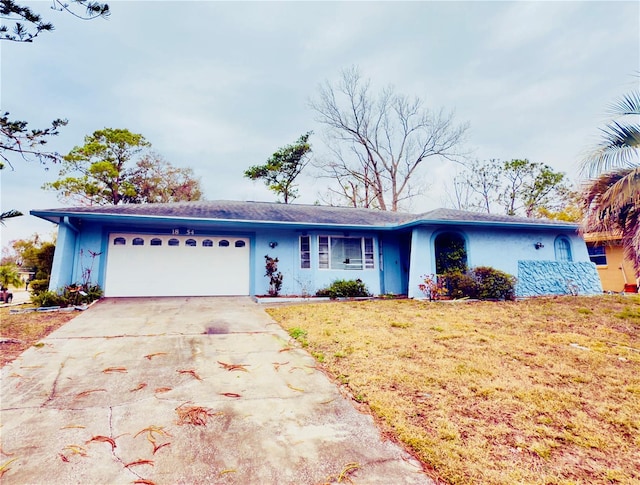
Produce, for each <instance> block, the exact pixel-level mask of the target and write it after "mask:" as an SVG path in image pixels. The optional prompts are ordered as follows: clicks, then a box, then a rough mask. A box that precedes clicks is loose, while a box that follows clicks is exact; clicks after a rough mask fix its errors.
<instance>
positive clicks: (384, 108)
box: [310, 67, 468, 211]
mask: <svg viewBox="0 0 640 485" xmlns="http://www.w3.org/2000/svg"><path fill="white" fill-rule="evenodd" d="M310 105H311V108H312V109H313V110H314V111H315V112H316V115H317V121H318V122H320V123H322V124H323V125H325V126H326V127H327V128H328V133H327V134H328V136H329V138H330V139H331V140H332V141H333V142H335V143H334V144H333V145H332V146H331V148H330V150H331V152H332V155H333V159H332V161H331V162H328V163H324V164H322V165H321V166H319V168H320V169H321V170H322V171H323V172H324V176H326V177H328V178H331V179H333V180H335V181H336V182H337V184H338V186H337V187H336V188H331V189H330V191H331V192H332V193H333V194H335V195H340V196H341V197H342V198H343V199H345V200H347V201H348V202H349V204H350V205H355V206H361V207H374V208H378V209H382V210H391V211H397V210H398V208H399V204H400V203H401V202H403V201H405V200H407V199H410V198H411V197H413V196H414V195H416V193H415V187H412V184H411V181H412V178H413V177H414V176H415V175H416V172H417V171H418V169H419V168H420V167H421V166H422V165H423V164H424V162H427V161H429V160H434V161H435V160H442V159H447V160H455V161H457V160H458V159H459V157H460V155H461V154H460V153H458V150H457V149H458V147H459V145H460V144H461V142H462V140H463V138H464V135H465V133H466V131H467V129H468V124H467V123H463V124H461V125H456V124H455V123H454V116H453V113H451V112H445V111H444V110H442V109H441V110H439V111H436V112H433V111H431V110H429V109H427V108H426V107H424V103H423V101H422V100H421V99H420V98H417V97H415V98H410V97H408V96H405V95H402V94H398V93H396V92H395V90H394V89H393V88H391V87H387V88H385V89H383V90H382V91H380V92H379V93H378V94H376V93H374V92H373V91H372V90H371V88H370V81H369V80H364V79H362V77H361V76H360V73H359V71H358V69H357V68H355V67H352V68H350V69H346V70H344V71H342V77H341V78H340V80H339V82H338V83H337V84H335V85H334V84H331V83H330V82H328V81H327V82H325V83H324V84H323V85H321V86H320V88H319V93H318V97H317V99H315V100H312V101H311V102H310Z"/></svg>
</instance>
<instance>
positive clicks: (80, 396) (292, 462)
mask: <svg viewBox="0 0 640 485" xmlns="http://www.w3.org/2000/svg"><path fill="white" fill-rule="evenodd" d="M42 343H43V344H44V345H41V346H39V347H32V348H30V349H29V350H27V351H26V352H25V353H24V354H23V355H22V356H20V357H19V358H18V359H17V360H15V361H14V362H13V363H12V364H10V365H7V366H5V367H4V368H3V369H2V390H1V394H0V397H1V399H2V402H1V414H0V418H1V427H0V436H1V449H0V475H2V471H1V470H2V467H4V469H5V473H4V476H3V477H2V483H3V484H13V483H15V484H58V483H59V484H73V483H77V484H131V483H139V484H158V485H160V484H213V483H220V484H227V483H229V484H234V483H237V484H320V483H338V482H342V483H345V482H346V483H348V479H350V480H352V481H353V483H358V484H367V483H380V484H417V483H421V484H424V483H427V484H431V483H433V482H432V481H431V480H430V479H429V478H428V477H427V476H426V475H425V474H424V473H423V472H422V468H421V466H420V464H419V463H418V462H417V461H415V460H414V459H413V458H412V457H411V456H410V455H408V454H407V453H406V452H405V451H404V450H403V449H401V448H400V447H399V446H397V445H396V444H394V443H392V442H390V441H385V440H384V439H383V438H382V437H381V436H380V433H379V431H378V429H377V428H376V427H375V425H374V423H373V420H372V418H371V417H370V416H368V415H365V414H362V413H360V412H358V411H357V410H356V409H355V408H354V406H353V404H352V401H350V400H348V399H346V398H344V397H343V396H342V395H341V394H340V392H339V391H338V389H337V387H336V386H335V384H333V383H332V382H330V380H329V379H328V378H327V377H326V376H325V375H324V374H323V373H322V372H320V371H318V370H317V369H316V368H315V362H314V360H313V359H312V358H311V357H310V356H309V355H308V354H307V353H306V352H305V351H303V350H302V349H299V348H298V347H296V345H295V344H294V343H292V342H291V341H290V340H289V338H288V335H287V334H286V333H285V332H284V331H283V330H282V329H281V328H280V327H279V326H278V325H277V324H276V323H275V322H274V321H273V320H271V318H270V317H269V316H268V315H267V314H266V313H265V312H264V311H263V310H262V309H261V308H260V306H259V305H257V304H256V303H254V302H253V301H251V299H249V298H144V299H141V298H140V299H134V298H131V299H128V298H123V299H106V300H103V301H101V302H99V303H98V304H96V305H94V306H93V307H91V308H90V309H89V310H87V311H85V312H84V313H82V314H80V315H79V316H78V317H77V318H75V319H73V320H72V321H71V322H69V323H67V324H66V325H65V326H63V327H62V328H60V329H58V330H57V331H56V332H54V333H52V334H51V335H50V336H49V337H48V338H46V339H45V340H43V341H42Z"/></svg>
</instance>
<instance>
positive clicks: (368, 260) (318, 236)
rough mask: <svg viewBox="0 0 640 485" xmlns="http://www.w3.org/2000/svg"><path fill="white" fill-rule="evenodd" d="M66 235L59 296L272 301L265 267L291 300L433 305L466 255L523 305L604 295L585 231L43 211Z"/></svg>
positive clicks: (59, 255)
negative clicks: (512, 283) (441, 264)
mask: <svg viewBox="0 0 640 485" xmlns="http://www.w3.org/2000/svg"><path fill="white" fill-rule="evenodd" d="M31 214H32V215H35V216H37V217H40V218H42V219H46V220H48V221H51V222H54V223H56V224H58V238H57V242H56V251H55V257H54V262H53V271H52V277H51V283H50V288H51V289H52V290H55V289H58V288H61V287H64V286H66V285H69V284H72V283H78V282H83V281H88V282H91V283H92V284H98V285H100V286H101V287H102V288H103V290H104V294H105V296H108V297H122V296H209V295H265V294H267V293H268V288H269V280H268V278H267V277H265V256H267V255H268V256H269V257H272V258H278V261H279V262H278V270H279V271H280V272H282V273H283V285H282V290H281V294H282V295H313V294H315V292H316V291H317V290H318V289H321V288H324V287H326V286H328V285H329V284H330V283H331V282H332V281H334V280H336V279H357V278H359V279H361V280H362V281H363V282H364V283H365V284H366V285H367V288H368V289H369V291H370V292H371V293H373V294H374V295H381V294H402V295H408V296H409V297H415V298H421V297H423V296H424V295H423V294H422V293H421V292H420V290H419V288H418V285H419V284H420V283H421V282H422V280H423V275H428V274H435V273H437V272H438V270H439V269H440V268H438V267H437V263H436V261H437V255H438V254H439V253H440V252H442V251H446V250H447V247H449V246H450V245H452V244H454V245H458V246H459V247H462V248H463V251H464V253H465V257H466V261H467V264H468V266H469V267H476V266H492V267H494V268H496V269H499V270H502V271H505V272H507V273H509V274H512V275H514V276H516V277H517V278H518V285H517V290H516V293H517V295H518V296H534V295H544V294H565V293H571V292H576V291H577V292H578V293H580V294H594V293H600V292H601V291H602V288H601V286H600V280H599V278H598V274H597V271H596V268H595V265H594V264H593V263H591V262H590V261H589V255H588V252H587V248H586V245H585V242H584V241H583V240H582V238H581V237H580V236H579V235H578V233H577V226H576V225H575V224H570V223H566V222H561V221H551V220H541V219H524V218H516V217H508V216H499V215H491V214H479V213H474V212H465V211H458V210H451V209H437V210H434V211H431V212H427V213H424V214H407V213H395V212H383V211H377V210H371V209H356V208H345V207H327V206H314V205H294V204H289V205H285V204H278V203H267V202H239V201H201V202H185V203H174V204H144V205H118V206H100V207H95V206H93V207H73V208H61V209H49V210H34V211H31Z"/></svg>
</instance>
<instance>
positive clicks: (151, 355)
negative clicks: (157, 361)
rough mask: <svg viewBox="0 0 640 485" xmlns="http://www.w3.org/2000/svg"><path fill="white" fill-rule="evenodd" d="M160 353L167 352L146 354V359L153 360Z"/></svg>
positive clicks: (160, 353)
mask: <svg viewBox="0 0 640 485" xmlns="http://www.w3.org/2000/svg"><path fill="white" fill-rule="evenodd" d="M158 355H167V353H166V352H156V353H155V354H147V355H145V356H144V358H145V359H148V360H151V359H153V358H154V357H156V356H158Z"/></svg>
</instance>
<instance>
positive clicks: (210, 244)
mask: <svg viewBox="0 0 640 485" xmlns="http://www.w3.org/2000/svg"><path fill="white" fill-rule="evenodd" d="M202 245H203V246H204V247H205V248H211V247H213V241H212V240H211V239H205V240H204V241H202Z"/></svg>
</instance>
